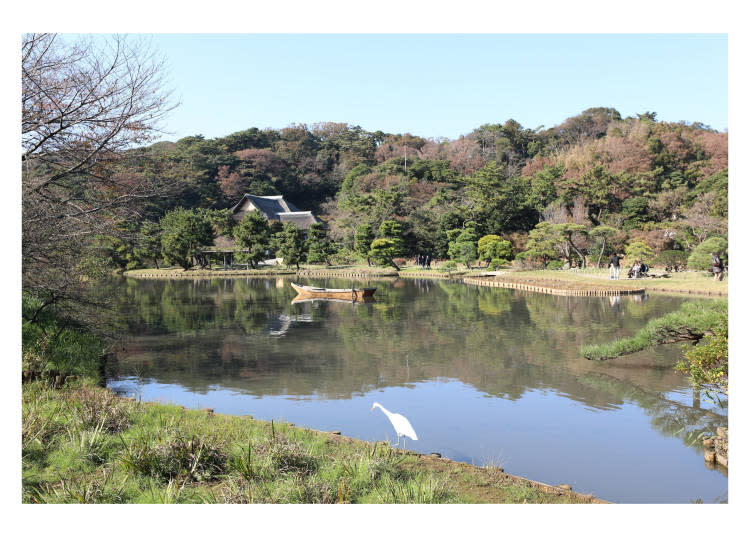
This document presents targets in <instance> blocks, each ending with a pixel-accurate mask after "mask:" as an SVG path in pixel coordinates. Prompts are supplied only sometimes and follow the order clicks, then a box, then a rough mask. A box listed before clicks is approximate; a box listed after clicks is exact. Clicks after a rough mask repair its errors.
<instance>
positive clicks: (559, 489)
mask: <svg viewBox="0 0 750 536" xmlns="http://www.w3.org/2000/svg"><path fill="white" fill-rule="evenodd" d="M115 396H117V395H115ZM118 398H120V399H121V400H126V401H128V402H131V403H136V404H143V405H149V406H156V407H165V406H167V407H173V408H179V409H180V410H181V411H182V413H183V414H186V415H190V414H191V413H192V414H193V415H195V414H197V415H200V416H203V415H207V416H209V417H221V418H223V419H228V420H240V421H247V420H251V421H252V422H253V423H254V424H257V425H261V426H264V427H267V428H271V427H272V426H280V427H283V426H287V427H291V428H297V429H298V430H304V431H305V432H309V433H312V434H315V435H317V436H318V437H321V438H323V437H325V439H326V441H327V442H329V443H342V444H349V445H358V446H360V447H364V448H366V449H367V450H368V451H370V450H373V449H375V448H377V447H378V446H381V445H384V444H385V443H386V442H384V441H375V442H371V441H365V440H362V439H358V438H356V437H351V436H345V435H342V434H341V432H339V431H337V430H331V431H325V430H316V429H314V428H308V427H302V426H297V425H295V424H294V423H289V422H286V421H278V422H277V421H264V420H260V419H255V418H254V417H252V416H250V415H243V416H241V415H232V414H228V413H215V412H214V410H213V409H211V408H200V409H194V408H186V407H185V406H181V405H179V404H175V403H172V402H157V401H146V402H142V401H137V400H136V399H135V398H133V397H121V396H118ZM392 450H393V451H395V452H397V453H399V454H402V455H405V456H408V457H410V458H413V459H416V460H417V463H419V464H425V465H426V466H427V467H431V468H433V469H438V470H439V471H440V472H446V473H449V474H455V473H457V472H461V473H465V472H467V471H468V472H480V473H481V472H495V473H497V474H495V475H491V476H493V477H495V478H498V477H499V479H500V480H504V481H511V482H514V483H517V484H520V485H527V486H531V487H533V488H536V489H538V490H540V491H542V492H544V493H546V494H551V495H554V496H556V497H566V496H567V497H570V498H574V499H576V500H577V501H578V502H581V503H585V504H612V503H611V502H609V501H606V500H604V499H601V498H599V497H596V496H595V495H593V494H592V493H580V492H577V491H574V490H573V488H572V487H571V486H570V485H569V484H558V485H553V484H547V483H545V482H539V481H537V480H531V479H529V478H525V477H522V476H518V475H513V474H510V473H506V472H505V470H504V469H503V468H502V467H500V468H497V467H492V466H480V465H474V464H471V463H466V462H459V461H456V460H452V459H450V458H445V457H443V456H442V455H439V454H437V453H433V454H423V453H421V452H416V451H413V450H407V449H401V448H394V449H392ZM436 454H437V455H436ZM441 466H443V467H441Z"/></svg>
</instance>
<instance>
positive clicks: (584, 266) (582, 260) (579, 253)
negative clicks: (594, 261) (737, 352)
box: [568, 240, 586, 268]
mask: <svg viewBox="0 0 750 536" xmlns="http://www.w3.org/2000/svg"><path fill="white" fill-rule="evenodd" d="M568 243H569V244H570V247H571V248H573V251H575V252H576V254H578V256H579V257H580V258H581V267H582V268H586V257H584V256H583V253H581V252H580V250H579V249H578V248H577V247H575V246H574V245H573V241H572V240H568ZM571 256H572V255H571Z"/></svg>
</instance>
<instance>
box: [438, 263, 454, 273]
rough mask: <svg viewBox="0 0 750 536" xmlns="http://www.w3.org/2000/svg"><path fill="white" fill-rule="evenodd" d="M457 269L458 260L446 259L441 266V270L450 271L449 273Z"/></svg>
mask: <svg viewBox="0 0 750 536" xmlns="http://www.w3.org/2000/svg"><path fill="white" fill-rule="evenodd" d="M457 269H458V264H456V261H445V262H444V263H443V264H442V265H441V266H440V271H441V272H448V273H449V274H450V273H451V272H455V271H456V270H457Z"/></svg>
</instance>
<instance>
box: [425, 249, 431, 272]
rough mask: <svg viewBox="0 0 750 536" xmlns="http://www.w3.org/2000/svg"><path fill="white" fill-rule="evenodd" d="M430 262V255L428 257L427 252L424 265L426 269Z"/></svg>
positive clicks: (428, 267)
mask: <svg viewBox="0 0 750 536" xmlns="http://www.w3.org/2000/svg"><path fill="white" fill-rule="evenodd" d="M431 262H432V257H430V255H429V253H428V254H427V258H425V266H426V267H427V269H428V270H429V269H430V263H431Z"/></svg>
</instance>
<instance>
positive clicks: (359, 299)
mask: <svg viewBox="0 0 750 536" xmlns="http://www.w3.org/2000/svg"><path fill="white" fill-rule="evenodd" d="M321 301H324V302H338V303H349V304H352V303H375V298H374V297H372V296H359V297H357V298H356V299H353V300H352V299H351V298H347V299H346V300H342V299H339V298H307V297H306V295H303V294H299V295H297V296H295V297H294V299H293V300H292V303H308V302H321Z"/></svg>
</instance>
